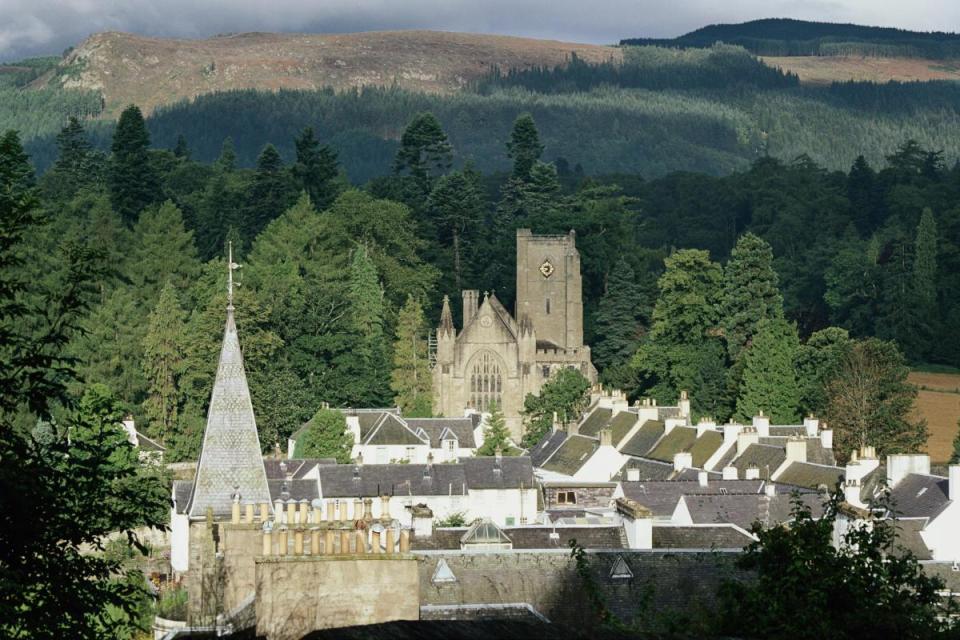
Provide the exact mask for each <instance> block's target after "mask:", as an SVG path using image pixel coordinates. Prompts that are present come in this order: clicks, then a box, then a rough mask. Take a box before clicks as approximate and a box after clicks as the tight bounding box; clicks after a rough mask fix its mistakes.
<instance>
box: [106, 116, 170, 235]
mask: <svg viewBox="0 0 960 640" xmlns="http://www.w3.org/2000/svg"><path fill="white" fill-rule="evenodd" d="M149 147H150V136H149V134H148V133H147V126H146V124H144V122H143V114H141V113H140V109H139V108H138V107H136V106H135V105H130V106H129V107H127V108H126V109H124V110H123V113H121V114H120V119H119V120H118V121H117V128H116V130H115V131H114V134H113V144H112V145H111V147H110V150H111V152H112V155H111V157H110V165H109V173H108V183H109V187H110V203H111V204H112V205H113V209H114V211H116V212H117V213H119V214H120V215H121V216H122V217H123V219H124V221H126V222H127V223H128V224H131V223H133V222H135V221H136V220H137V217H138V216H139V215H140V212H141V211H142V210H143V209H144V207H146V206H147V205H149V204H152V203H154V202H157V201H158V200H159V199H160V195H161V190H160V177H159V176H158V175H157V172H156V170H155V169H154V167H153V164H152V163H151V161H150V153H149Z"/></svg>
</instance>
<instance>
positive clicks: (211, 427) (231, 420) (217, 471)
mask: <svg viewBox="0 0 960 640" xmlns="http://www.w3.org/2000/svg"><path fill="white" fill-rule="evenodd" d="M235 493H239V494H240V496H241V499H242V500H244V501H253V502H257V503H260V502H267V501H269V500H270V490H269V488H268V487H267V474H266V471H265V470H264V467H263V456H262V454H261V451H260V437H259V435H258V434H257V422H256V419H255V418H254V415H253V404H252V403H251V401H250V389H249V388H248V387H247V376H246V372H245V371H244V368H243V355H242V354H241V352H240V339H239V337H238V336H237V326H236V323H235V321H234V318H233V306H232V305H231V306H229V307H228V308H227V322H226V326H225V328H224V332H223V344H222V345H221V348H220V362H219V364H218V365H217V375H216V379H215V380H214V383H213V391H212V393H211V394H210V408H209V410H208V411H207V426H206V429H204V432H203V445H202V448H201V449H200V461H199V462H198V463H197V473H196V475H195V477H194V483H193V493H192V494H191V496H190V506H189V508H188V509H187V512H188V513H189V514H190V517H192V518H200V517H203V516H204V514H205V513H206V511H207V509H208V508H212V509H213V513H214V516H216V517H226V516H229V515H230V512H231V504H232V502H233V495H234V494H235Z"/></svg>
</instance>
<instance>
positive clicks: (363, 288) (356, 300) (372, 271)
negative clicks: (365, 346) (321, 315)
mask: <svg viewBox="0 0 960 640" xmlns="http://www.w3.org/2000/svg"><path fill="white" fill-rule="evenodd" d="M349 296H350V307H351V309H350V315H351V318H352V319H353V324H354V326H355V327H356V329H357V331H358V333H359V334H360V335H361V336H363V337H364V338H365V339H368V340H379V339H380V338H381V337H382V336H383V311H384V310H383V287H382V286H381V285H380V278H379V276H378V275H377V267H376V265H374V264H373V261H372V260H371V259H370V256H369V254H368V253H367V249H366V247H357V248H356V249H355V250H354V252H353V262H352V263H351V265H350V285H349Z"/></svg>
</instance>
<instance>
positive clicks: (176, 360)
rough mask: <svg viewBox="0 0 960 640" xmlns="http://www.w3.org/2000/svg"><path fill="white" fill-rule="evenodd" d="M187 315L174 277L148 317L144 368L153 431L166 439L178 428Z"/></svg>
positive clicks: (145, 410)
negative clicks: (185, 319) (185, 317)
mask: <svg viewBox="0 0 960 640" xmlns="http://www.w3.org/2000/svg"><path fill="white" fill-rule="evenodd" d="M183 331H184V318H183V310H182V309H181V308H180V303H179V301H178V300H177V291H176V289H175V288H174V287H173V284H171V282H170V281H167V283H166V284H165V285H164V286H163V289H162V290H161V291H160V300H159V301H158V302H157V306H156V307H155V308H154V310H153V311H152V312H151V313H150V317H149V318H148V319H147V335H146V336H145V337H144V339H143V351H144V353H143V360H142V362H143V372H144V375H145V376H146V378H147V398H146V400H144V402H143V408H144V412H145V413H146V416H147V419H148V420H149V423H148V424H149V427H150V434H151V435H153V436H154V437H157V438H160V439H161V440H162V441H163V440H166V438H167V436H168V434H171V433H173V431H174V430H175V428H176V424H177V419H178V417H179V413H180V404H181V399H182V397H181V393H180V388H179V386H180V375H181V374H182V373H183V364H184V352H183Z"/></svg>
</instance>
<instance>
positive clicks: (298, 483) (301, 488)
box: [267, 480, 320, 502]
mask: <svg viewBox="0 0 960 640" xmlns="http://www.w3.org/2000/svg"><path fill="white" fill-rule="evenodd" d="M267 482H268V483H269V485H270V499H271V501H273V502H276V501H277V500H283V501H284V502H286V501H287V500H296V501H297V502H300V501H301V500H307V501H311V500H313V499H314V498H319V497H320V492H319V491H318V490H317V489H318V488H317V481H316V480H268V481H267Z"/></svg>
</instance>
